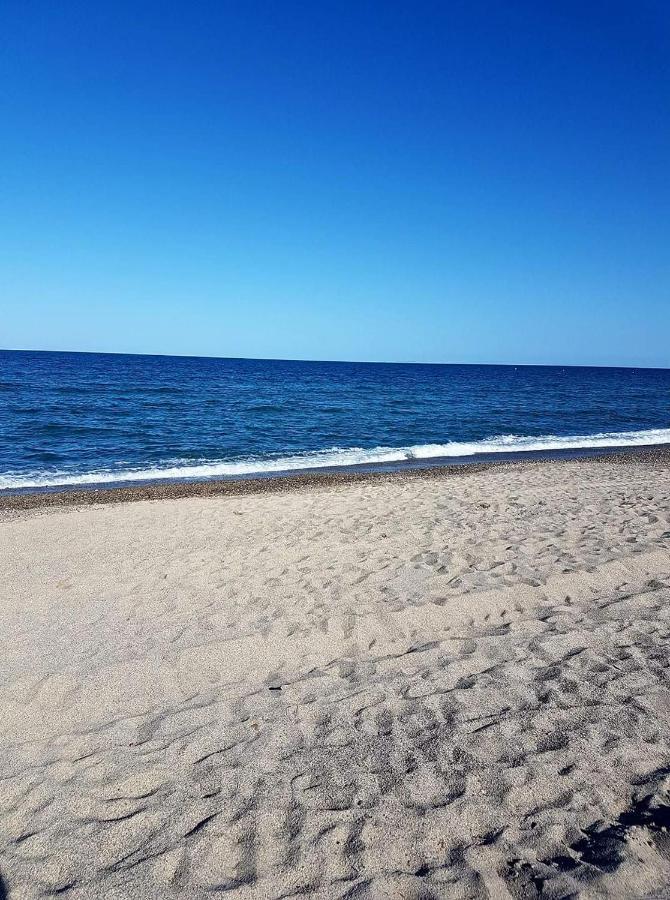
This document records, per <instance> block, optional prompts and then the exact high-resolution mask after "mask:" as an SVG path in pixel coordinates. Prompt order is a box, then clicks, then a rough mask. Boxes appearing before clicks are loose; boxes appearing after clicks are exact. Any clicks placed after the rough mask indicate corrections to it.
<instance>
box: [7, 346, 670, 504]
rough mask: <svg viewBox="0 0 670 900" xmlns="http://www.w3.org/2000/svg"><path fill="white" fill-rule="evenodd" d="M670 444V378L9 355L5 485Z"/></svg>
mask: <svg viewBox="0 0 670 900" xmlns="http://www.w3.org/2000/svg"><path fill="white" fill-rule="evenodd" d="M657 444H670V370H669V369H633V368H581V367H561V366H494V365H491V366H488V365H424V364H385V363H352V362H298V361H289V360H260V359H217V358H202V357H181V356H179V357H178V356H131V355H123V354H107V353H48V352H33V351H0V491H12V492H13V491H26V490H30V491H32V490H40V489H46V490H52V489H56V488H60V487H73V486H81V485H115V484H128V483H130V482H139V483H143V482H150V481H156V480H164V481H178V480H190V479H195V480H203V479H225V478H240V477H248V476H256V475H259V476H266V477H272V476H279V475H283V474H286V473H295V472H299V471H306V470H309V471H314V470H328V471H330V470H339V469H341V468H347V469H349V468H363V469H388V468H399V467H408V466H409V467H411V466H414V467H416V466H422V467H423V466H428V465H435V464H443V463H445V462H449V463H463V464H467V463H470V462H477V461H481V460H490V459H501V458H526V457H529V456H537V455H545V456H546V455H575V454H585V453H586V454H589V453H601V452H604V451H609V450H611V449H612V448H620V447H622V448H623V447H638V446H647V445H657Z"/></svg>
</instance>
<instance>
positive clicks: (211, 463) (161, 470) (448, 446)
mask: <svg viewBox="0 0 670 900" xmlns="http://www.w3.org/2000/svg"><path fill="white" fill-rule="evenodd" d="M655 444H670V428H652V429H648V430H646V431H611V432H601V433H598V434H586V435H553V434H549V435H541V436H539V437H538V436H529V435H515V434H507V435H496V436H495V437H490V438H484V439H482V440H478V441H449V442H447V443H445V444H417V445H413V446H408V447H373V448H368V449H366V448H363V447H348V448H341V447H331V448H329V449H327V450H317V451H313V452H306V453H297V454H293V455H291V456H280V457H272V458H270V457H247V458H245V459H237V460H199V461H197V462H196V461H193V460H179V461H176V460H172V461H169V462H166V463H164V464H158V465H156V466H155V467H152V468H123V469H122V468H118V469H105V470H97V471H89V472H72V471H66V470H61V471H54V470H52V471H47V470H41V471H33V472H28V473H26V472H21V473H19V472H7V473H4V474H0V490H7V489H28V488H41V487H60V486H63V487H67V486H73V485H87V484H89V485H90V484H119V483H123V482H129V481H156V480H167V481H174V480H192V479H209V478H226V477H235V476H240V475H267V474H273V473H275V474H278V473H284V472H295V471H301V470H308V469H326V468H334V467H349V466H361V465H375V464H384V463H396V462H397V463H402V462H409V461H411V460H422V459H425V460H437V459H456V458H459V459H467V458H471V457H477V456H480V455H483V454H494V453H519V452H523V451H525V452H528V451H551V450H591V449H601V448H608V447H644V446H653V445H655Z"/></svg>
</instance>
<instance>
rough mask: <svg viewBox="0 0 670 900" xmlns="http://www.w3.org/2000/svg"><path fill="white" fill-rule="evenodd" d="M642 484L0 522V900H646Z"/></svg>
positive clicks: (597, 481)
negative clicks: (54, 899)
mask: <svg viewBox="0 0 670 900" xmlns="http://www.w3.org/2000/svg"><path fill="white" fill-rule="evenodd" d="M669 476H670V463H669V462H668V459H667V457H666V456H664V455H663V454H657V455H654V454H650V455H649V456H648V457H647V456H644V455H640V456H638V457H635V456H633V457H630V458H625V459H624V458H621V459H609V460H608V459H606V460H583V461H569V462H547V463H542V464H518V465H510V466H502V467H493V468H491V469H490V470H483V471H482V470H469V471H466V472H461V473H459V474H458V475H453V474H450V473H447V474H442V475H439V474H435V473H432V474H431V475H430V477H419V476H416V475H407V476H403V475H395V476H391V477H388V476H387V477H381V478H370V479H353V480H350V481H345V482H343V483H342V482H337V481H334V482H333V483H330V484H321V485H318V484H317V485H314V484H313V485H312V486H311V487H310V488H309V489H308V490H305V489H297V488H295V487H290V486H289V489H288V490H283V491H280V492H272V491H271V492H269V493H253V492H252V493H249V494H248V495H246V496H234V495H228V496H226V495H224V496H218V497H209V498H205V497H191V498H188V499H164V500H154V501H143V502H136V503H117V504H104V505H88V506H75V507H71V508H56V509H53V510H48V511H28V512H22V513H17V512H13V513H11V514H10V512H8V511H5V513H4V518H3V519H2V520H1V521H0V626H1V627H0V641H1V646H0V673H1V674H0V714H1V716H2V719H1V721H2V729H1V732H0V809H1V810H2V815H1V816H0V873H1V876H2V887H0V897H2V895H3V892H4V894H5V895H7V896H9V897H10V898H11V900H14V898H27V897H43V896H54V895H56V894H59V895H61V896H64V897H66V898H68V900H75V898H77V900H78V898H89V897H105V898H170V897H188V898H201V897H209V896H211V895H212V894H214V895H216V894H217V893H219V894H223V893H227V894H229V895H230V896H231V897H234V898H236V900H237V898H239V900H243V898H256V897H268V898H280V897H282V898H288V897H294V896H298V895H310V896H315V897H323V898H331V897H332V898H337V897H357V898H358V897H360V898H387V897H397V898H430V897H446V898H452V897H453V898H465V897H492V898H497V897H501V898H503V897H513V898H526V897H528V898H532V897H540V896H541V897H547V898H559V897H572V896H579V897H585V898H586V897H602V896H609V897H620V898H628V897H632V898H638V897H640V898H641V897H668V896H670V834H668V832H667V831H666V826H669V825H670V810H669V807H668V805H667V804H668V799H667V793H666V790H667V787H668V776H669V775H670V715H669V714H670V689H669V684H668V682H669V677H670V654H669V645H668V636H669V635H670V478H669Z"/></svg>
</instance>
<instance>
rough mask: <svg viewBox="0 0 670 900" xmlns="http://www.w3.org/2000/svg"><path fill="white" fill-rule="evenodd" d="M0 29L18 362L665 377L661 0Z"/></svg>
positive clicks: (197, 15)
mask: <svg viewBox="0 0 670 900" xmlns="http://www.w3.org/2000/svg"><path fill="white" fill-rule="evenodd" d="M0 23H1V24H2V30H3V34H4V41H3V52H2V54H0V84H2V92H1V96H0V103H1V109H0V163H1V166H0V292H1V294H2V297H3V298H4V299H3V300H2V314H1V315H0V346H4V347H17V348H19V347H20V348H34V349H70V350H100V351H121V352H148V353H176V354H202V355H213V356H254V357H284V358H307V359H310V358H312V359H314V358H317V359H369V360H390V361H394V360H398V361H411V360H416V361H426V362H428V361H435V362H512V363H562V364H573V363H574V364H596V365H615V364H621V365H658V366H670V6H669V5H668V4H667V3H666V2H664V0H659V2H651V0H637V2H635V3H633V2H627V3H620V2H617V0H612V2H597V0H595V2H588V3H582V2H579V3H577V2H570V0H565V2H560V3H538V2H536V0H533V2H514V0H506V2H500V3H494V2H486V3H484V2H477V0H473V2H466V0H463V2H448V0H442V2H439V3H430V2H417V3H408V2H404V3H396V2H393V0H385V2H379V3H372V2H365V0H363V2H358V0H357V2H324V3H306V2H305V3H292V2H290V0H289V2H272V3H269V2H268V3H261V2H254V0H249V2H234V3H228V2H211V3H210V2H206V0H203V2H200V3H186V2H174V3H165V2H160V3H159V2H156V3H150V2H142V0H138V2H132V3H131V2H124V0H116V2H114V3H106V2H96V3H74V2H68V0H63V2H62V3H53V2H51V0H49V2H32V0H22V2H14V0H10V2H7V0H5V3H4V4H3V6H2V11H1V12H0Z"/></svg>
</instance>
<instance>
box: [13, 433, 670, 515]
mask: <svg viewBox="0 0 670 900" xmlns="http://www.w3.org/2000/svg"><path fill="white" fill-rule="evenodd" d="M510 457H512V458H510ZM575 462H577V463H586V464H596V463H599V464H604V463H618V464H637V465H645V466H647V465H652V464H660V465H662V466H664V467H666V466H668V467H670V446H669V445H654V446H645V447H634V448H631V447H626V448H620V449H616V448H612V449H611V450H610V449H608V450H603V451H591V452H580V451H578V450H576V451H570V452H566V451H555V452H552V451H548V452H540V451H538V452H533V451H530V452H529V453H525V454H523V456H521V454H519V453H516V454H510V455H508V456H505V458H500V459H485V460H482V461H475V462H460V463H454V462H451V463H444V464H439V463H438V464H427V465H417V464H409V465H403V464H393V465H391V464H389V465H388V466H386V467H384V468H382V469H379V468H374V469H372V468H369V467H349V468H347V469H342V470H326V469H323V470H319V471H301V472H296V473H287V474H273V475H271V476H267V475H264V476H255V475H249V476H243V477H238V478H226V479H223V478H222V479H211V480H208V481H156V482H145V483H140V484H130V485H118V486H105V487H96V486H95V485H91V486H85V487H73V488H66V487H62V488H59V487H58V486H55V487H54V488H48V489H45V488H38V489H34V490H26V491H20V492H19V491H7V492H4V493H3V492H0V514H2V513H5V512H8V513H21V512H28V511H32V510H41V509H53V508H62V507H78V506H90V505H96V504H115V503H135V502H139V501H146V500H178V499H186V498H190V497H224V496H225V497H239V496H244V495H259V494H275V493H286V492H293V491H299V490H309V489H312V488H322V487H324V488H327V487H333V488H335V487H341V486H345V485H351V484H361V483H381V482H393V481H406V480H414V479H436V480H441V479H444V478H449V477H453V476H459V475H460V476H462V475H467V474H476V473H481V472H489V471H497V470H499V469H501V468H513V469H515V470H516V469H518V468H520V467H528V466H538V465H547V464H550V463H556V464H561V465H565V464H567V463H575Z"/></svg>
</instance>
